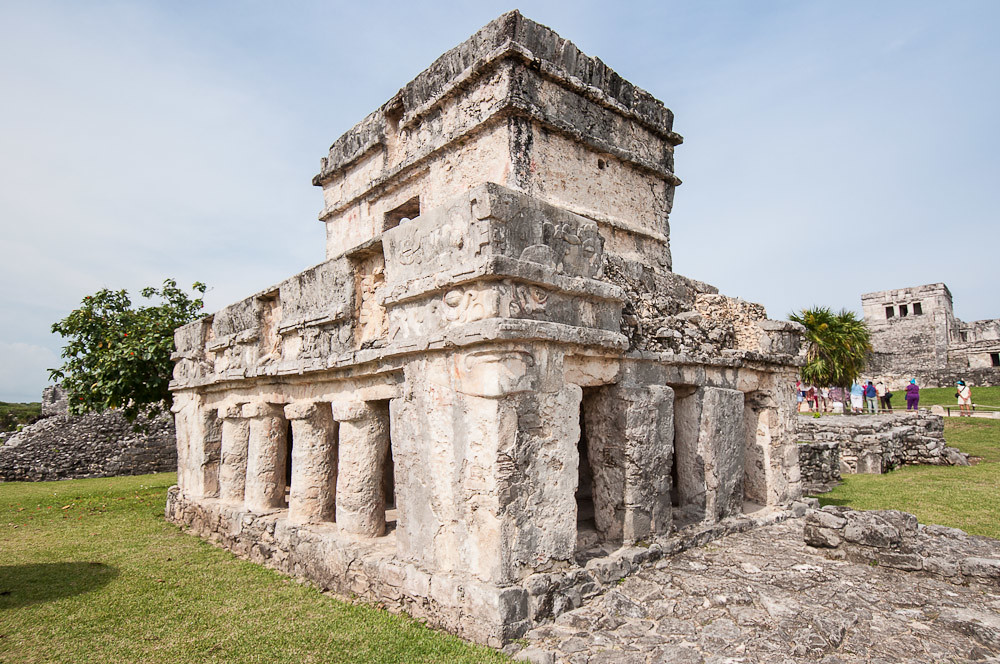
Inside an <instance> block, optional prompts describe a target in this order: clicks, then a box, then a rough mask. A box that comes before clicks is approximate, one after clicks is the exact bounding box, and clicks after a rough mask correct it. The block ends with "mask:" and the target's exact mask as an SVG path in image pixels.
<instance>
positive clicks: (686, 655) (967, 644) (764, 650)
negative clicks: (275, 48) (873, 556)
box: [509, 515, 1000, 664]
mask: <svg viewBox="0 0 1000 664" xmlns="http://www.w3.org/2000/svg"><path fill="white" fill-rule="evenodd" d="M830 516H834V515H830ZM803 521H804V520H803V519H794V520H791V521H786V522H783V523H780V524H776V525H771V526H765V527H762V528H758V529H755V530H752V531H749V532H745V533H739V534H734V535H729V536H727V537H725V538H723V539H721V540H719V541H717V542H713V543H712V544H709V545H707V546H705V547H703V548H699V549H692V550H688V551H685V552H683V553H680V554H677V555H675V556H672V557H669V558H664V559H663V560H661V561H660V562H658V563H657V564H656V565H655V567H654V568H653V569H644V570H643V571H641V572H639V573H638V574H635V575H634V576H632V577H629V578H627V579H625V580H624V582H623V583H622V584H621V585H619V586H617V587H616V588H615V589H614V590H612V591H610V592H608V593H607V594H605V595H604V596H602V597H600V598H598V599H596V600H594V601H592V602H591V603H590V604H588V605H586V606H584V607H582V608H579V609H576V610H574V611H570V612H568V613H564V614H563V615H561V616H559V617H558V618H557V619H556V621H555V623H553V624H550V625H544V626H542V627H538V628H535V629H533V630H532V631H530V632H529V633H528V634H527V635H526V637H525V638H526V642H527V644H528V646H529V647H530V648H532V649H533V653H535V654H534V656H536V657H539V656H542V655H546V656H550V657H552V659H551V660H550V661H554V662H568V663H572V664H594V663H595V662H637V663H641V664H654V663H660V662H691V663H696V664H707V663H708V662H718V663H721V662H732V663H736V662H741V663H751V662H761V663H764V662H767V663H772V662H774V663H790V662H826V663H827V664H834V663H836V662H840V663H843V664H848V663H854V662H858V663H860V662H927V663H932V662H933V663H937V662H972V661H977V662H978V661H998V660H997V657H998V655H1000V592H998V591H997V590H996V588H994V589H989V588H988V587H985V586H982V585H968V586H963V585H955V584H952V583H948V582H946V581H943V580H938V579H933V578H927V577H922V576H919V575H916V574H912V573H909V572H905V571H901V570H896V569H889V568H886V567H883V566H876V567H872V566H870V565H868V564H859V563H851V562H845V561H836V560H830V559H828V558H825V557H823V556H821V555H817V554H816V553H814V552H813V551H812V550H810V548H809V547H807V546H806V545H805V544H804V543H803ZM989 541H990V542H992V543H993V546H994V548H995V550H997V551H1000V542H996V541H995V540H989ZM519 647H520V646H511V647H510V650H509V651H511V652H513V651H515V650H517V649H518V648H519ZM537 661H543V660H541V659H538V660H537Z"/></svg>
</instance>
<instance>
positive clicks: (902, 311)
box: [899, 304, 910, 318]
mask: <svg viewBox="0 0 1000 664" xmlns="http://www.w3.org/2000/svg"><path fill="white" fill-rule="evenodd" d="M909 313H910V311H909V309H908V308H907V306H906V305H905V304H901V305H899V317H900V318H903V317H905V316H906V315H907V314H909Z"/></svg>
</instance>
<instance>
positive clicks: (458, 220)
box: [394, 214, 489, 266]
mask: <svg viewBox="0 0 1000 664" xmlns="http://www.w3.org/2000/svg"><path fill="white" fill-rule="evenodd" d="M406 230H408V231H409V232H408V233H406V234H401V237H399V238H398V239H397V240H395V242H396V246H395V247H394V249H395V260H396V262H398V263H400V264H402V265H407V266H420V265H423V264H425V263H429V264H438V263H441V262H442V260H443V259H444V260H445V261H446V262H449V263H450V262H453V261H454V258H453V257H452V256H453V254H454V253H455V252H456V251H462V250H463V249H467V248H468V249H472V253H473V254H474V255H479V254H480V253H482V248H483V247H484V246H487V245H488V244H489V238H488V237H486V236H485V235H484V234H483V233H482V232H481V231H479V230H478V229H477V228H476V227H475V226H472V227H470V226H469V223H468V221H467V220H465V219H464V218H462V217H460V216H459V215H457V214H453V215H452V218H451V219H450V220H448V221H447V222H446V223H444V224H442V225H439V226H433V227H430V228H426V229H421V228H419V227H416V228H414V227H410V228H407V229H406Z"/></svg>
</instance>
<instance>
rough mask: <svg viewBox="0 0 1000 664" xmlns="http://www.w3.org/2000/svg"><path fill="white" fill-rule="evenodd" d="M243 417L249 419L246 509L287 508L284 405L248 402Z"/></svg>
mask: <svg viewBox="0 0 1000 664" xmlns="http://www.w3.org/2000/svg"><path fill="white" fill-rule="evenodd" d="M243 417H245V418H247V419H249V420H250V435H249V439H248V444H247V480H246V503H245V504H246V508H247V509H248V510H251V511H254V512H268V511H271V510H275V509H280V508H282V507H284V506H285V471H286V468H285V463H286V460H285V456H286V454H287V451H288V429H287V423H286V421H285V418H284V414H283V412H282V408H281V406H276V405H274V404H269V403H248V404H246V405H245V406H243Z"/></svg>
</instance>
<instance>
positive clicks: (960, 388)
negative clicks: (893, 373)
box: [795, 378, 972, 417]
mask: <svg viewBox="0 0 1000 664" xmlns="http://www.w3.org/2000/svg"><path fill="white" fill-rule="evenodd" d="M795 392H796V395H797V400H798V403H799V412H807V413H833V412H840V413H842V412H846V411H847V406H846V405H845V404H846V403H847V401H848V400H847V399H845V398H844V397H845V394H844V392H845V390H843V389H842V388H839V387H816V386H815V385H808V384H806V383H803V382H802V381H796V382H795ZM846 396H848V397H849V399H850V408H851V412H853V413H872V414H874V413H891V412H892V396H893V394H892V391H891V390H890V389H889V387H888V386H887V385H886V384H885V383H884V382H883V381H882V380H878V381H877V382H874V383H873V382H872V381H870V380H869V381H868V382H867V383H864V384H862V383H858V382H855V383H854V384H853V385H851V389H850V391H849V392H848V393H847V395H846ZM903 397H904V399H906V410H909V411H915V410H917V409H918V408H919V406H920V387H919V386H918V385H917V379H916V378H911V379H910V382H909V383H908V384H907V385H906V389H905V390H904V394H903ZM955 398H956V399H958V407H959V411H960V413H959V415H960V416H961V417H972V390H971V389H970V388H969V386H968V385H966V384H965V381H964V380H960V381H957V382H956V383H955ZM837 403H839V404H840V406H835V405H834V404H837Z"/></svg>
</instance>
